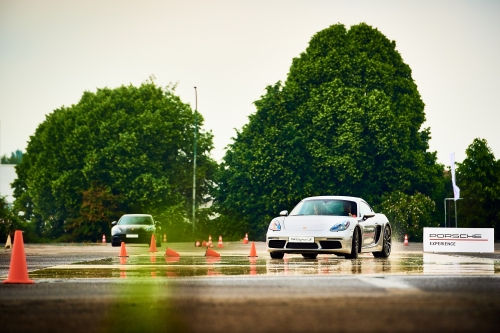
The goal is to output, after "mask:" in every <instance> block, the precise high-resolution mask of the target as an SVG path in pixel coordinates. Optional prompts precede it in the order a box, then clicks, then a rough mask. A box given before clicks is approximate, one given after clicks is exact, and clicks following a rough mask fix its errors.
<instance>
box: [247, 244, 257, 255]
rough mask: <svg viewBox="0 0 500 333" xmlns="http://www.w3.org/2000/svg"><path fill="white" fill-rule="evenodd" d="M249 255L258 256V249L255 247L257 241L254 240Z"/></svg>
mask: <svg viewBox="0 0 500 333" xmlns="http://www.w3.org/2000/svg"><path fill="white" fill-rule="evenodd" d="M249 257H258V256H257V250H256V249H255V243H254V242H252V247H251V248H250V255H249Z"/></svg>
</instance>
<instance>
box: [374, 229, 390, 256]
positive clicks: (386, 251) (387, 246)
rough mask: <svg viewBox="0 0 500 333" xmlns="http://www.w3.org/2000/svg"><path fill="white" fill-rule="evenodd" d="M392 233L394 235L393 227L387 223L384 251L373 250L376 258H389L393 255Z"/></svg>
mask: <svg viewBox="0 0 500 333" xmlns="http://www.w3.org/2000/svg"><path fill="white" fill-rule="evenodd" d="M391 235H392V232H391V228H390V227H389V226H388V225H386V226H385V228H384V236H383V237H384V238H383V245H382V251H380V252H378V251H377V252H373V256H374V257H375V258H388V257H389V256H390V255H391V250H392V243H391Z"/></svg>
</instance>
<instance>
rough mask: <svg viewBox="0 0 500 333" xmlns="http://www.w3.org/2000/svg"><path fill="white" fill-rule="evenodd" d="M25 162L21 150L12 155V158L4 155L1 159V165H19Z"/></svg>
mask: <svg viewBox="0 0 500 333" xmlns="http://www.w3.org/2000/svg"><path fill="white" fill-rule="evenodd" d="M22 160H23V152H22V151H21V150H19V149H18V150H16V151H15V152H13V153H11V154H10V157H7V155H3V156H2V158H1V159H0V164H19V163H21V161H22Z"/></svg>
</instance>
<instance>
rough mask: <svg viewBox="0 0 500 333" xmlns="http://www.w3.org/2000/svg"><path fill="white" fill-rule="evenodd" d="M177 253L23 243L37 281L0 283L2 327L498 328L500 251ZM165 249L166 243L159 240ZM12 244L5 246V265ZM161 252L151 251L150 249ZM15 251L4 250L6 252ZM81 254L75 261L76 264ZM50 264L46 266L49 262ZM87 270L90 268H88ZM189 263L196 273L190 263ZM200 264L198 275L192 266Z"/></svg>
mask: <svg viewBox="0 0 500 333" xmlns="http://www.w3.org/2000/svg"><path fill="white" fill-rule="evenodd" d="M169 246H171V247H172V248H174V249H176V250H178V251H179V252H180V253H181V259H180V260H178V261H168V260H166V259H165V258H164V257H163V254H162V253H161V252H160V253H157V254H155V255H151V254H149V253H147V248H146V247H130V248H127V250H128V252H129V254H130V257H129V258H128V259H127V262H125V263H123V262H120V261H119V259H117V257H116V255H117V253H118V249H117V248H111V247H109V246H96V245H93V246H30V245H28V246H26V253H27V258H28V267H29V268H30V277H31V278H33V279H35V281H36V283H35V284H34V285H0V331H1V332H30V331H33V330H36V331H37V332H67V331H70V332H72V333H76V332H114V331H116V332H138V331H142V332H421V331H426V332H496V331H498V327H500V326H499V325H500V316H499V314H500V274H499V273H500V251H498V248H497V249H496V252H495V253H493V254H487V258H482V257H481V256H483V257H484V255H481V254H480V255H474V256H471V255H466V256H464V255H442V254H423V253H422V252H421V245H419V244H411V246H410V247H409V248H405V247H402V246H401V245H400V244H398V245H396V246H395V249H394V252H393V254H392V255H391V257H390V259H389V260H380V259H374V258H373V257H371V256H370V255H363V256H362V258H360V259H358V260H345V259H339V258H337V257H335V256H328V257H326V256H320V257H318V258H319V259H318V260H305V259H302V258H301V257H300V256H287V260H283V261H279V260H271V259H268V256H267V254H266V252H265V248H264V246H263V244H262V243H259V244H257V249H258V255H259V257H258V258H257V259H249V258H247V252H248V250H249V246H247V245H245V246H243V245H241V244H237V243H235V244H227V245H226V247H225V248H224V249H221V250H220V252H221V255H222V258H221V259H219V260H210V259H209V260H207V259H206V258H205V257H204V256H203V250H202V249H196V248H192V246H191V245H188V244H169ZM161 250H162V251H164V247H163V249H161ZM8 255H9V252H8V250H3V251H2V252H0V267H3V268H4V269H5V266H8V264H7V265H6V264H5V261H6V257H8ZM153 258H154V259H153ZM7 261H8V260H7ZM71 263H78V264H77V265H70V264H71ZM43 267H46V268H45V269H42V268H43ZM89 272H90V273H89ZM193 272H194V273H193ZM196 272H198V273H196Z"/></svg>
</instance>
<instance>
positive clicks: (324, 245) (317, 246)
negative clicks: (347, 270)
mask: <svg viewBox="0 0 500 333" xmlns="http://www.w3.org/2000/svg"><path fill="white" fill-rule="evenodd" d="M278 233H280V234H278ZM304 236H306V237H314V242H312V243H302V242H290V241H289V238H290V237H304ZM266 244H267V252H282V253H333V254H336V253H338V254H349V253H351V246H352V231H349V230H346V231H342V232H336V233H331V234H327V235H324V234H322V235H318V234H313V233H305V234H302V233H301V234H296V233H283V232H282V231H278V232H273V231H269V232H268V233H267V236H266Z"/></svg>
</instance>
